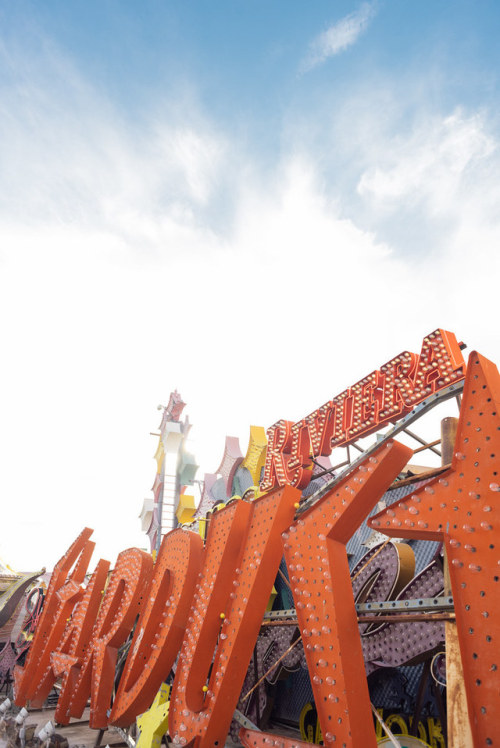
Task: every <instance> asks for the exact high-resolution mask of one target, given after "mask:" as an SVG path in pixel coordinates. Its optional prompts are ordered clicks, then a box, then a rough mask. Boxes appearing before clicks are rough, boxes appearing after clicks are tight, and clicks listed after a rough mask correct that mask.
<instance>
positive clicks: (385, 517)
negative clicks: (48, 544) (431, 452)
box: [15, 333, 500, 748]
mask: <svg viewBox="0 0 500 748" xmlns="http://www.w3.org/2000/svg"><path fill="white" fill-rule="evenodd" d="M446 336H447V339H448V340H450V339H451V336H450V334H448V333H447V334H446ZM453 339H454V338H453ZM432 340H437V341H442V340H444V338H443V335H442V334H441V333H440V335H439V336H437V337H434V338H432ZM432 340H431V342H430V343H429V344H427V343H425V341H424V347H425V346H426V345H427V348H426V351H427V353H425V356H426V357H427V358H426V360H427V362H428V364H429V367H430V368H429V371H428V372H424V373H423V374H422V375H421V376H420V380H419V375H418V371H419V368H418V367H417V370H416V371H417V373H416V374H415V377H414V379H413V380H412V381H413V387H414V391H415V388H416V382H417V381H421V380H422V381H423V383H424V384H425V387H433V388H435V387H437V386H438V384H439V382H440V381H441V380H442V381H443V382H444V378H443V376H444V370H446V372H447V376H450V377H451V376H452V375H453V374H454V375H455V378H458V377H459V376H461V373H460V371H459V369H460V367H461V366H462V365H460V366H458V368H457V366H455V364H457V363H459V362H457V361H455V364H453V363H450V361H449V353H446V355H445V354H442V361H444V362H445V363H442V364H439V363H436V366H433V365H432V362H433V361H435V360H436V358H435V357H436V356H437V353H436V351H437V350H441V349H440V348H439V345H441V342H439V345H438V343H436V345H435V346H434V345H432ZM429 357H430V358H429ZM446 362H448V363H446ZM453 366H455V369H453V371H452V369H451V368H450V367H453ZM443 367H444V370H443ZM435 371H437V372H438V375H437V376H435V375H434V372H435ZM427 375H429V376H427ZM431 375H432V376H433V378H431ZM426 377H427V378H426ZM398 386H399V384H398ZM419 386H420V385H419ZM412 396H413V395H412ZM415 397H420V396H419V395H418V396H417V395H415ZM396 400H397V399H396ZM397 407H399V404H398V406H397ZM405 407H406V406H405ZM411 454H412V452H411V450H410V449H409V448H408V447H406V446H404V445H402V444H399V443H398V442H396V441H393V440H389V441H386V442H385V443H382V444H381V445H380V446H379V447H378V448H377V449H376V450H374V451H373V452H372V453H371V454H370V455H369V456H366V457H365V459H364V460H363V461H362V462H360V463H358V464H356V465H355V466H354V467H353V468H352V469H351V471H350V472H349V473H347V474H346V475H344V476H342V477H341V478H340V479H338V480H337V481H334V482H333V483H332V484H331V485H329V486H328V487H327V490H326V491H325V493H324V494H323V495H322V496H321V497H320V498H318V500H317V501H316V503H314V504H312V505H310V506H309V507H308V508H307V509H306V511H303V512H302V513H297V512H296V510H297V509H298V508H299V498H300V492H299V491H298V490H297V489H296V488H293V487H291V486H284V487H282V488H277V489H274V490H273V491H271V492H269V493H267V494H265V495H263V496H260V497H259V498H258V499H256V500H254V501H251V502H250V501H248V502H247V501H244V500H240V501H236V502H233V503H230V504H228V505H227V506H226V507H225V508H223V509H221V510H220V511H218V512H216V513H215V514H214V515H213V516H212V518H211V521H210V526H209V531H208V536H207V541H206V543H205V544H204V545H203V542H202V540H201V538H200V537H199V535H198V534H196V533H194V532H191V531H188V530H183V529H177V530H174V531H172V532H171V533H169V534H168V535H166V536H165V538H164V540H163V543H162V547H161V550H160V554H159V557H158V560H157V562H156V565H154V566H153V563H152V560H151V557H150V556H149V554H146V553H144V552H142V551H139V550H137V549H129V550H128V551H124V552H123V553H122V554H120V556H119V559H118V563H117V565H116V567H115V569H114V570H113V572H112V575H111V578H110V580H109V582H108V585H107V587H106V589H105V592H104V595H103V598H102V602H101V604H100V606H98V599H99V596H100V593H101V591H102V590H103V588H104V581H103V577H104V572H103V569H104V570H105V569H106V564H107V562H101V565H100V566H98V569H97V570H96V572H94V577H93V578H92V581H91V583H90V585H88V586H87V588H86V589H85V590H84V589H83V588H82V582H83V579H84V575H85V572H86V569H87V566H88V564H89V560H90V556H91V553H92V545H93V544H92V543H91V542H90V540H89V538H90V533H91V531H89V530H85V531H84V532H83V533H82V535H81V536H80V537H79V538H78V539H77V540H76V541H75V543H74V544H73V545H72V547H71V548H70V549H69V551H68V552H67V553H66V554H65V556H64V557H63V559H61V561H60V562H59V563H58V564H57V566H56V569H55V570H54V574H53V576H52V579H51V582H50V586H49V589H48V592H47V598H46V604H45V607H44V610H43V613H42V617H41V620H40V625H39V628H38V630H37V633H36V636H35V639H34V642H33V646H32V648H31V650H30V652H29V654H28V657H27V660H26V664H25V666H24V668H20V667H18V668H16V671H15V700H16V703H17V704H18V705H19V706H22V705H24V704H25V703H26V701H27V700H32V701H35V702H36V700H37V698H38V699H40V698H42V697H43V695H44V693H45V692H46V688H47V687H48V685H49V684H50V682H51V681H53V680H54V679H55V678H56V677H60V676H63V687H62V692H61V697H60V701H61V708H60V709H59V707H58V712H57V713H56V719H57V720H58V721H59V722H61V723H63V724H65V723H67V722H68V720H69V719H70V717H79V716H81V711H82V710H83V706H84V705H85V701H86V698H87V697H88V696H89V695H90V697H91V711H90V725H91V726H92V727H95V728H103V727H106V726H107V725H108V723H111V724H117V725H128V724H131V722H132V721H133V720H134V719H135V718H136V717H137V715H138V714H140V713H141V712H143V711H144V709H145V708H147V707H148V706H149V705H151V703H153V700H154V698H155V696H156V694H157V692H158V689H159V688H160V686H161V683H162V681H163V679H164V678H165V676H166V675H167V673H168V670H169V669H170V667H171V666H172V664H173V662H174V660H175V658H176V657H177V654H178V663H177V668H176V672H175V678H174V681H173V686H172V691H171V700H170V707H169V733H170V736H171V738H172V740H173V741H174V743H176V744H177V745H179V746H182V745H188V744H193V745H194V746H196V747H197V748H208V746H210V747H211V748H217V746H222V745H223V744H224V741H225V738H226V736H227V733H228V730H229V726H230V723H231V719H232V716H233V713H234V710H235V707H236V706H237V703H238V699H239V696H240V693H241V688H242V685H243V683H244V679H245V675H246V673H247V667H248V662H249V660H250V656H251V654H252V651H253V648H254V646H255V642H256V640H257V636H258V634H259V630H260V627H261V623H262V618H263V614H264V612H265V608H266V604H267V601H268V598H269V594H270V592H271V589H272V585H273V581H274V579H275V577H276V574H277V570H278V566H279V562H280V559H281V557H282V554H283V551H284V554H285V558H286V561H287V566H288V569H289V574H290V582H291V587H292V593H293V598H294V602H295V608H296V612H297V619H298V626H299V629H300V634H301V637H302V641H303V643H304V652H305V658H306V662H307V666H308V670H309V674H310V677H311V684H312V689H313V694H314V698H315V703H316V707H317V711H318V717H319V721H320V725H321V730H322V734H323V738H324V744H325V745H327V746H331V747H332V748H337V746H344V747H345V748H347V747H348V746H349V747H351V746H352V747H354V748H365V747H369V748H375V746H376V736H375V731H374V729H373V719H372V713H371V706H370V698H369V693H368V687H367V681H366V672H365V661H364V657H363V648H362V644H361V638H360V633H359V629H358V622H357V616H356V610H355V605H354V597H353V593H352V583H351V578H350V573H349V567H348V563H347V555H346V550H345V544H346V542H347V540H348V539H349V538H350V536H351V535H352V534H353V532H355V531H356V529H357V528H358V527H359V525H360V524H361V522H362V521H363V520H364V519H365V518H366V517H367V515H368V514H369V512H370V511H371V510H372V509H373V507H374V506H375V505H376V504H377V502H378V501H379V500H380V498H381V496H382V495H383V494H384V493H385V491H386V489H387V488H388V487H389V486H390V485H391V483H392V482H393V480H394V479H395V478H396V476H397V475H398V474H399V473H400V471H401V470H402V468H403V467H404V466H405V465H406V463H407V461H408V459H409V457H410V456H411ZM498 455H500V376H499V374H498V371H497V369H496V367H495V366H494V365H493V364H491V363H490V362H489V361H487V360H486V359H484V358H482V357H481V356H479V355H478V354H477V353H474V352H473V353H472V354H471V357H470V359H469V365H468V369H467V376H466V382H465V387H464V394H463V402H462V407H461V412H460V422H459V426H458V432H457V442H456V447H455V455H454V458H453V463H452V466H451V468H450V469H449V470H447V471H446V472H445V473H442V474H441V475H440V476H439V477H436V478H435V479H433V480H432V481H430V482H428V483H427V484H426V485H425V487H422V488H420V489H419V490H416V491H415V492H414V493H413V494H412V495H411V496H409V497H406V498H405V499H402V500H400V501H398V502H396V503H394V504H392V505H391V506H390V507H387V509H385V510H384V511H383V512H381V513H379V514H378V515H377V516H375V517H374V518H372V519H371V520H370V522H369V524H370V526H371V527H373V528H374V529H377V530H380V531H382V532H384V533H386V534H387V535H392V536H397V537H412V538H413V537H414V538H424V539H425V538H428V539H443V540H444V542H445V544H446V548H447V552H448V554H449V559H450V572H451V580H452V587H453V596H454V600H455V615H456V620H457V627H458V631H459V638H460V647H461V654H462V661H463V668H464V675H465V681H466V690H467V699H468V706H469V713H470V715H471V730H472V733H473V737H474V741H475V742H474V744H475V745H496V743H497V741H499V740H500V724H499V722H498V719H497V716H498V715H497V711H498V710H497V700H498V693H499V692H500V670H499V668H498V662H497V657H496V654H497V653H498V644H499V637H500V634H499V626H498V594H497V587H498V584H499V583H500V582H499V579H500V573H499V570H498V566H499V555H498V536H499V533H500V524H499V519H498V510H499V506H498V501H499V496H500V478H499V473H500V464H499V460H498ZM103 565H104V566H103ZM73 566H74V570H73V571H72V567H73ZM89 588H90V589H89ZM97 608H99V612H97ZM137 615H138V616H139V618H138V621H137V625H136V629H135V634H134V637H133V640H132V645H131V649H130V653H129V656H128V658H127V662H126V665H125V670H124V673H123V675H122V678H121V681H120V684H119V688H118V691H117V695H116V698H115V701H114V703H113V704H111V699H112V689H113V682H112V678H111V673H112V672H113V673H114V662H115V658H116V651H117V648H118V647H119V646H120V645H121V644H122V643H123V642H124V641H125V639H126V638H127V636H128V635H129V632H130V630H131V628H132V625H133V622H134V621H135V619H136V616H137ZM68 618H69V620H67V619H68ZM92 619H94V621H95V622H94V621H93V620H92ZM424 621H425V618H423V619H422V622H424ZM366 638H367V640H368V638H369V637H368V635H367V637H366ZM373 638H375V636H374V637H373ZM110 709H111V713H110V716H108V713H109V710H110ZM242 738H243V740H244V742H245V743H246V744H248V745H253V746H265V745H270V743H269V741H270V740H274V741H276V736H270V735H266V734H265V733H262V732H259V733H248V732H247V733H245V734H243V735H242ZM274 744H275V745H276V742H275V743H274ZM278 744H279V745H281V746H283V748H291V746H292V745H295V746H296V745H300V743H299V742H297V741H296V740H289V739H287V738H282V739H281V738H280V739H279V743H278Z"/></svg>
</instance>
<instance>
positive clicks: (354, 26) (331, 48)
mask: <svg viewBox="0 0 500 748" xmlns="http://www.w3.org/2000/svg"><path fill="white" fill-rule="evenodd" d="M375 13H376V6H375V3H363V4H362V5H360V7H359V8H358V10H356V11H354V13H349V15H347V16H345V18H342V19H341V20H340V21H338V22H337V23H335V24H334V25H333V26H330V28H329V29H327V30H326V31H323V32H322V33H321V34H319V36H317V37H316V38H315V39H313V41H312V42H311V44H310V45H309V51H308V54H307V55H306V57H305V59H304V61H303V63H302V66H301V69H302V72H307V71H308V70H312V69H313V68H315V67H317V66H318V65H322V64H323V63H324V62H325V61H326V60H328V58H330V57H334V56H335V55H338V54H340V53H341V52H344V50H346V49H347V48H348V47H351V46H352V45H353V44H355V43H356V41H357V40H358V39H359V37H360V36H361V34H362V33H363V32H364V31H366V29H367V28H368V25H369V23H370V21H371V20H372V18H373V17H374V15H375Z"/></svg>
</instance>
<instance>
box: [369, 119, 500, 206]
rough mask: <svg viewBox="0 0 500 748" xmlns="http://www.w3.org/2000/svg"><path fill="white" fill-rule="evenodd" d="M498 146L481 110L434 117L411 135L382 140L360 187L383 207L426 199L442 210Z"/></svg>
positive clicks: (419, 125) (474, 176) (454, 199)
mask: <svg viewBox="0 0 500 748" xmlns="http://www.w3.org/2000/svg"><path fill="white" fill-rule="evenodd" d="M378 146H379V147H380V146H381V144H380V142H379V143H378ZM496 148H497V145H496V142H495V139H494V138H493V136H492V135H491V134H490V133H488V132H487V128H486V126H485V123H484V121H483V118H482V117H481V116H480V115H479V114H473V115H469V116H467V115H465V114H463V113H462V112H460V111H457V112H454V113H453V114H451V115H449V116H446V117H439V116H434V117H432V118H430V120H427V121H425V122H421V123H419V124H418V126H417V127H416V128H414V130H413V132H411V133H410V134H409V135H399V136H396V137H395V138H393V139H391V141H390V142H388V141H386V142H385V144H383V145H382V147H381V148H380V150H379V153H378V156H377V157H376V158H377V160H378V162H379V163H378V164H377V165H375V166H372V167H370V168H368V169H367V170H366V171H365V172H364V173H363V174H362V175H361V178H360V180H359V183H358V192H359V194H360V195H362V196H364V197H368V198H371V199H373V200H375V201H377V203H378V204H383V205H384V206H385V208H386V209H393V210H394V209H396V208H397V207H398V206H399V205H400V204H401V202H402V201H407V200H412V201H418V202H420V201H422V200H425V201H426V203H427V210H428V211H429V213H433V214H436V213H439V212H441V213H442V212H443V210H450V209H454V207H456V206H457V193H458V192H459V191H460V190H461V189H463V188H464V187H465V185H466V183H467V180H468V177H469V176H470V177H472V179H474V178H476V179H477V177H478V176H479V174H477V172H478V171H479V172H480V171H481V170H482V169H484V166H485V165H487V164H488V161H489V159H491V157H492V155H493V153H494V151H495V150H496ZM474 172H476V175H475V174H474Z"/></svg>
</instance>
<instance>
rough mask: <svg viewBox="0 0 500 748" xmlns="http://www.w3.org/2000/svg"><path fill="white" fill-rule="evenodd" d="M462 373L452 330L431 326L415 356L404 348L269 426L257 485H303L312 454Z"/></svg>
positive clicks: (392, 416) (389, 417)
mask: <svg viewBox="0 0 500 748" xmlns="http://www.w3.org/2000/svg"><path fill="white" fill-rule="evenodd" d="M464 375H465V362H464V360H463V356H462V352H461V350H460V345H459V344H458V343H457V339H456V337H455V335H454V334H453V333H451V332H446V331H445V330H441V329H438V330H435V331H434V332H432V333H430V335H427V336H426V337H425V338H424V340H423V343H422V350H421V352H420V355H419V356H417V355H416V354H415V353H410V352H409V351H404V352H403V353H400V354H399V355H398V356H395V357H394V358H392V359H391V360H390V361H388V362H387V363H386V364H384V365H383V366H381V367H380V369H377V370H375V371H373V372H372V373H371V374H368V376H366V377H364V379H362V380H361V381H360V382H357V383H356V384H354V385H352V387H349V388H348V389H346V390H344V392H342V393H341V394H340V395H337V396H336V397H334V398H333V399H332V400H329V401H328V402H327V403H325V404H324V405H322V406H321V407H320V408H318V409H317V410H315V411H313V412H312V413H310V414H309V415H308V416H306V417H305V418H303V419H302V420H300V421H297V423H292V422H291V421H284V420H281V421H278V422H277V423H275V424H274V425H273V426H271V427H270V428H269V429H268V431H267V435H268V446H267V455H266V463H265V467H264V477H263V479H262V481H261V484H260V487H261V490H262V491H271V490H272V489H273V488H276V487H277V486H283V485H286V484H289V485H292V486H295V487H296V488H305V487H306V486H307V484H308V483H309V481H310V479H311V470H310V468H311V465H312V462H311V456H312V457H313V458H314V457H320V456H321V455H323V456H326V455H329V454H331V452H332V449H334V448H335V447H341V446H343V445H346V444H349V443H350V442H352V441H354V440H355V439H358V438H360V437H363V436H368V435H369V434H371V433H373V432H374V431H376V430H377V429H379V428H381V426H383V425H384V424H385V423H388V422H389V421H396V420H397V419H398V418H401V417H402V416H404V415H405V414H406V413H409V412H410V411H411V410H412V409H413V408H414V407H415V406H416V405H418V403H420V402H422V400H425V398H426V397H428V396H429V395H430V394H432V393H433V392H437V391H438V390H440V389H442V388H444V387H447V386H448V385H449V384H451V383H452V382H457V381H459V380H461V379H463V378H464Z"/></svg>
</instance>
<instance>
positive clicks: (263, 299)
mask: <svg viewBox="0 0 500 748" xmlns="http://www.w3.org/2000/svg"><path fill="white" fill-rule="evenodd" d="M499 32H500V6H499V5H498V3H497V2H494V1H493V0H491V1H490V2H488V0H480V1H479V2H477V0H474V1H472V0H470V1H469V0H440V1H439V2H435V1H431V0H424V1H423V2H418V3H409V2H404V3H402V2H399V0H378V1H376V2H375V1H374V2H370V1H368V2H347V1H343V0H316V1H315V2H314V3H303V2H298V1H297V0H271V1H269V0H266V1H265V2H264V1H263V0H262V1H261V0H231V1H229V0H219V2H217V3H213V2H210V3H209V2H208V1H206V0H192V1H191V2H189V3H187V2H183V1H182V0H144V2H141V3H136V2H131V1H130V0H120V2H118V0H99V1H97V0H85V1H83V0H72V2H71V3H68V2H66V1H65V0H47V1H46V2H44V3H40V2H27V1H25V0H19V1H18V2H16V3H11V2H9V1H8V0H0V312H1V316H2V320H3V324H2V328H1V333H0V335H1V337H0V341H1V349H2V362H3V364H2V371H1V378H0V381H1V389H0V417H1V423H0V440H1V445H0V448H1V455H2V461H1V470H0V495H1V507H2V524H1V526H2V530H3V532H2V537H1V541H0V557H1V558H2V559H3V560H4V561H5V562H6V563H8V564H10V565H11V566H12V567H13V568H14V569H17V570H37V569H39V568H41V567H42V566H45V567H47V568H51V567H52V565H53V564H54V563H55V562H56V561H57V559H58V558H59V557H60V556H61V555H62V554H63V553H64V552H65V550H66V549H67V547H68V546H69V545H70V543H71V542H72V541H73V539H74V538H75V537H76V535H77V534H78V533H79V532H80V530H81V529H82V528H83V527H85V526H88V527H92V528H94V531H95V532H94V538H95V540H96V541H97V550H96V554H95V558H94V563H95V562H96V561H97V559H98V558H99V557H103V558H107V559H109V560H110V561H111V562H114V560H115V559H116V555H117V553H118V552H119V551H120V550H123V549H125V548H127V547H131V546H134V545H137V546H139V547H147V546H148V542H147V538H146V536H145V535H144V534H142V533H141V531H140V522H139V519H138V515H139V513H140V510H141V507H142V503H143V499H144V498H145V497H148V496H151V492H150V488H151V486H152V484H153V481H154V475H155V471H156V462H155V461H154V460H153V455H154V453H155V450H156V445H157V438H156V437H154V436H152V435H151V432H152V433H153V434H154V433H157V429H158V426H159V423H160V416H161V413H160V412H159V411H158V410H157V406H158V404H161V403H163V404H166V403H167V402H168V398H169V394H170V392H171V391H172V390H174V389H176V388H177V389H178V390H179V392H180V393H181V395H182V397H183V399H184V401H185V402H186V403H187V406H186V410H185V413H186V414H188V415H189V419H190V421H191V423H192V424H193V428H192V430H191V434H190V436H191V437H192V441H191V445H190V446H191V448H192V449H193V451H194V452H195V454H196V456H197V459H198V463H199V465H200V468H199V472H198V476H197V477H198V478H200V479H202V478H203V475H204V473H205V472H208V473H211V472H214V471H215V470H216V469H217V466H218V464H219V462H220V459H221V456H222V452H223V448H224V440H225V436H226V435H231V436H237V437H239V439H240V444H241V449H242V451H243V453H244V452H245V451H246V446H247V442H248V435H249V427H250V425H251V424H255V425H260V426H264V427H266V428H267V427H269V426H270V425H271V424H273V423H274V422H275V421H277V420H279V419H280V418H286V419H288V420H292V421H295V420H298V419H300V418H301V417H303V416H304V415H306V414H307V413H310V412H311V411H312V410H314V409H315V408H316V407H318V406H319V405H321V404H322V403H323V402H325V401H326V400H328V399H329V398H330V397H332V396H334V395H336V394H338V393H339V392H341V391H342V390H343V389H345V388H346V387H347V386H349V385H350V384H353V383H354V382H356V381H358V380H359V379H361V378H362V377H363V376H365V375H366V374H368V373H369V372H371V371H372V370H373V369H375V368H378V367H379V366H380V365H382V364H383V363H385V362H386V361H388V360H389V359H390V358H392V357H393V356H394V355H396V354H397V353H399V352H400V351H402V350H411V351H415V352H418V351H419V350H420V345H421V342H422V338H423V337H424V335H426V334H427V333H429V332H431V331H432V330H434V329H436V328H437V327H442V328H444V329H447V330H451V331H453V332H455V333H456V335H457V337H458V339H459V340H463V341H465V342H466V343H467V345H468V350H469V351H470V350H479V351H480V352H481V353H482V354H483V355H485V356H487V357H488V358H490V359H492V360H494V361H496V362H498V361H499V360H500V337H499V334H498V328H497V318H498V313H497V306H498V286H499V279H500V273H499V269H500V267H499V266H500V259H499V257H500V254H499V247H500V211H499V205H500V179H499V176H498V175H499V174H500V150H499V144H500V59H499V58H500V47H499V45H498V37H499ZM452 414H453V415H454V413H452Z"/></svg>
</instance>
